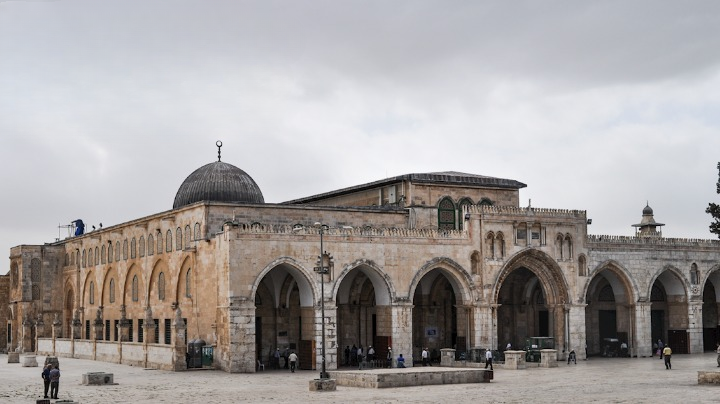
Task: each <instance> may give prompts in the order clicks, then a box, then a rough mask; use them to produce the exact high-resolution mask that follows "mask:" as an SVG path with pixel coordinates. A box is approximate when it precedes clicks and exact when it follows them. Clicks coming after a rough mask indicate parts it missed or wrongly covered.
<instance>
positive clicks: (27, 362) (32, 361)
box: [22, 355, 38, 368]
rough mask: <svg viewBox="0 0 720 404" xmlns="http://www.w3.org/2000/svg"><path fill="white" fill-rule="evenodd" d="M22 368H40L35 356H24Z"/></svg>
mask: <svg viewBox="0 0 720 404" xmlns="http://www.w3.org/2000/svg"><path fill="white" fill-rule="evenodd" d="M22 366H23V367H24V368H36V367H37V366H38V363H37V359H36V358H35V355H25V356H23V360H22Z"/></svg>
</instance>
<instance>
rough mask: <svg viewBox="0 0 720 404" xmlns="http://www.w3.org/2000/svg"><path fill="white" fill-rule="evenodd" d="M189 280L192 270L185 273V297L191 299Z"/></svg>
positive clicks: (189, 269)
mask: <svg viewBox="0 0 720 404" xmlns="http://www.w3.org/2000/svg"><path fill="white" fill-rule="evenodd" d="M190 278H192V269H191V268H188V270H187V272H186V273H185V297H192V295H191V294H190Z"/></svg>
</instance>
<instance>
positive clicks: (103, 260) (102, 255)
mask: <svg viewBox="0 0 720 404" xmlns="http://www.w3.org/2000/svg"><path fill="white" fill-rule="evenodd" d="M100 262H101V263H102V264H105V263H106V262H107V254H106V253H105V244H103V246H102V248H101V249H100Z"/></svg>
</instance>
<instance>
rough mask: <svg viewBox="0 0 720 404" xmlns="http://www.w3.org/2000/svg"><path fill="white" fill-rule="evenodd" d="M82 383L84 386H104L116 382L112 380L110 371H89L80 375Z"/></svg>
mask: <svg viewBox="0 0 720 404" xmlns="http://www.w3.org/2000/svg"><path fill="white" fill-rule="evenodd" d="M82 384H83V385H84V386H105V385H111V384H116V383H115V382H114V381H113V374H112V373H105V372H90V373H84V374H83V375H82Z"/></svg>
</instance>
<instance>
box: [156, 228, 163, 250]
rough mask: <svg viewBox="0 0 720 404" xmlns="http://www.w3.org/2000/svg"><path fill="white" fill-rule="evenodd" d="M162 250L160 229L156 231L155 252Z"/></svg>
mask: <svg viewBox="0 0 720 404" xmlns="http://www.w3.org/2000/svg"><path fill="white" fill-rule="evenodd" d="M162 252H163V242H162V233H161V232H160V230H158V232H157V253H158V254H162Z"/></svg>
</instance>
